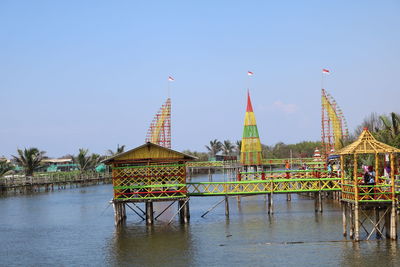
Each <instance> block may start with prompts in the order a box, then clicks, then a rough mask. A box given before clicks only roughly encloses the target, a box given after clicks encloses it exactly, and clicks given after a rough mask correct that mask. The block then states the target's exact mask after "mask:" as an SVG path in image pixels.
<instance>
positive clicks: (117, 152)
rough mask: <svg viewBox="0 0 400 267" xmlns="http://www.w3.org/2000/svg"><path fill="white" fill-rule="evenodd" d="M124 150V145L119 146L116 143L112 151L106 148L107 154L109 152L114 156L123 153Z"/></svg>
mask: <svg viewBox="0 0 400 267" xmlns="http://www.w3.org/2000/svg"><path fill="white" fill-rule="evenodd" d="M124 151H125V145H122V146H119V145H117V150H116V151H115V152H114V151H112V150H111V149H109V150H107V154H109V155H110V156H114V155H117V154H120V153H123V152H124Z"/></svg>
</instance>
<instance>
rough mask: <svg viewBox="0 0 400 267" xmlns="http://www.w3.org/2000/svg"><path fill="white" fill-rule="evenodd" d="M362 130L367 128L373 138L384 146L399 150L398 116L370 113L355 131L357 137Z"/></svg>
mask: <svg viewBox="0 0 400 267" xmlns="http://www.w3.org/2000/svg"><path fill="white" fill-rule="evenodd" d="M364 128H368V129H369V130H370V132H371V133H372V134H373V135H374V137H375V138H376V139H377V140H378V141H381V142H383V143H385V144H388V145H390V146H394V147H397V148H400V115H399V114H397V113H394V112H391V113H390V114H389V115H385V114H383V115H380V116H379V115H377V114H376V113H372V114H371V115H369V116H367V117H366V118H365V119H364V121H363V122H362V124H361V125H359V126H358V127H357V129H356V131H355V136H356V137H358V136H359V135H360V133H361V132H362V130H363V129H364Z"/></svg>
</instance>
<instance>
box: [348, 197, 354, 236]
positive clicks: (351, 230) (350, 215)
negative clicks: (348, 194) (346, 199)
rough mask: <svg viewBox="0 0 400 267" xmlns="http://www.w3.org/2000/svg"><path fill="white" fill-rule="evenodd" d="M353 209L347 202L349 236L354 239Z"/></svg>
mask: <svg viewBox="0 0 400 267" xmlns="http://www.w3.org/2000/svg"><path fill="white" fill-rule="evenodd" d="M353 212H354V209H353V205H352V204H349V220H350V238H351V239H354V216H353V215H354V214H353Z"/></svg>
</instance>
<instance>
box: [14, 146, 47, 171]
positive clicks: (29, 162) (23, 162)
mask: <svg viewBox="0 0 400 267" xmlns="http://www.w3.org/2000/svg"><path fill="white" fill-rule="evenodd" d="M17 152H18V156H13V158H14V160H15V162H16V163H17V164H18V165H20V166H21V167H22V168H23V169H24V173H25V175H26V176H32V175H33V172H34V171H35V170H37V169H38V168H39V167H40V166H41V161H42V159H43V157H44V154H45V153H46V152H45V151H39V150H38V149H37V148H36V147H32V148H28V149H26V148H25V149H24V150H21V149H18V150H17Z"/></svg>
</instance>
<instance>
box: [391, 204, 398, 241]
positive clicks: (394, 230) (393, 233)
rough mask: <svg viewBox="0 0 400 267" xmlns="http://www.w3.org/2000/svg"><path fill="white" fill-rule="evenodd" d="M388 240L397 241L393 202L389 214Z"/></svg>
mask: <svg viewBox="0 0 400 267" xmlns="http://www.w3.org/2000/svg"><path fill="white" fill-rule="evenodd" d="M390 239H392V240H396V239H397V222H396V205H395V202H393V203H392V208H391V212H390Z"/></svg>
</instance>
